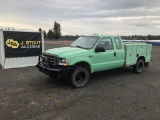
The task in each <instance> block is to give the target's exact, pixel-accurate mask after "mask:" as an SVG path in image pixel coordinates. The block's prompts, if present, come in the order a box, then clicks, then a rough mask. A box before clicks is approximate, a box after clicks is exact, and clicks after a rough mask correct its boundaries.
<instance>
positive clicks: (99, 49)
mask: <svg viewBox="0 0 160 120" xmlns="http://www.w3.org/2000/svg"><path fill="white" fill-rule="evenodd" d="M95 52H105V49H104V48H103V47H97V48H96V49H95Z"/></svg>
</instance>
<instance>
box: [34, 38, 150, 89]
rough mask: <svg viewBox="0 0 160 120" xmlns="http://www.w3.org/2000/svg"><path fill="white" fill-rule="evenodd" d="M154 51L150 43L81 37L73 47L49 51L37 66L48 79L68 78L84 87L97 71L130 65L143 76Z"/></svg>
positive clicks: (74, 83)
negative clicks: (53, 77) (61, 76)
mask: <svg viewBox="0 0 160 120" xmlns="http://www.w3.org/2000/svg"><path fill="white" fill-rule="evenodd" d="M151 51H152V45H151V44H146V43H131V42H127V43H124V42H123V41H122V40H121V38H120V37H119V36H110V35H96V36H95V35H94V36H82V37H80V38H78V39H77V40H75V41H74V42H73V43H72V44H71V45H70V47H62V48H54V49H49V50H46V51H45V52H44V53H43V55H41V56H39V62H38V64H37V67H38V68H39V70H40V71H41V72H43V73H45V74H47V75H49V76H57V75H68V76H69V77H70V81H71V83H72V85H73V86H74V87H83V86H85V85H86V84H87V82H88V80H89V78H90V75H91V74H92V73H94V72H98V71H103V70H109V69H114V68H120V67H124V66H131V67H132V68H133V71H134V72H136V73H141V72H142V71H143V68H144V67H148V66H149V62H150V61H151Z"/></svg>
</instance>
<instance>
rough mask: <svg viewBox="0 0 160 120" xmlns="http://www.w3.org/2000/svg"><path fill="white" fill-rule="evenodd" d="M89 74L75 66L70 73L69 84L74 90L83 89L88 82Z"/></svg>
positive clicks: (82, 68)
mask: <svg viewBox="0 0 160 120" xmlns="http://www.w3.org/2000/svg"><path fill="white" fill-rule="evenodd" d="M89 77H90V74H89V72H88V70H87V69H86V68H84V67H81V66H77V67H75V69H74V70H73V72H72V73H71V78H70V79H71V83H72V85H73V86H74V87H75V88H81V87H84V86H85V85H86V84H87V83H88V81H89Z"/></svg>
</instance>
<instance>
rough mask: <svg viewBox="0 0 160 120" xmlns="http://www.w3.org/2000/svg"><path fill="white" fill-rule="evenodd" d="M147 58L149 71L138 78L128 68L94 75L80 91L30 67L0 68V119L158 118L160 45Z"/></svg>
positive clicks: (142, 119) (113, 119)
mask: <svg viewBox="0 0 160 120" xmlns="http://www.w3.org/2000/svg"><path fill="white" fill-rule="evenodd" d="M60 46H61V45H47V46H45V47H46V49H48V48H52V47H60ZM152 55H153V61H152V62H151V64H150V68H149V69H145V71H144V73H142V74H134V73H132V70H131V69H130V68H121V69H114V70H109V71H104V72H99V73H96V74H93V75H92V78H91V80H90V82H89V84H88V85H87V86H86V87H85V88H81V89H73V88H72V86H71V85H70V83H69V82H67V80H65V78H63V79H57V80H55V79H51V78H49V77H47V76H46V75H44V74H42V73H40V72H39V71H38V70H37V68H35V67H27V68H18V69H7V70H1V69H0V119H1V120H11V119H12V120H25V119H31V120H45V119H47V120H138V119H139V120H158V119H160V47H154V48H153V53H152Z"/></svg>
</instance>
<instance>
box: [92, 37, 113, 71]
mask: <svg viewBox="0 0 160 120" xmlns="http://www.w3.org/2000/svg"><path fill="white" fill-rule="evenodd" d="M97 47H103V48H104V49H105V52H95V53H94V59H93V67H94V72H97V71H103V70H108V69H112V68H114V64H115V49H114V46H113V41H112V38H110V37H104V38H101V40H100V42H99V43H98V45H97V46H96V48H97Z"/></svg>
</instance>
